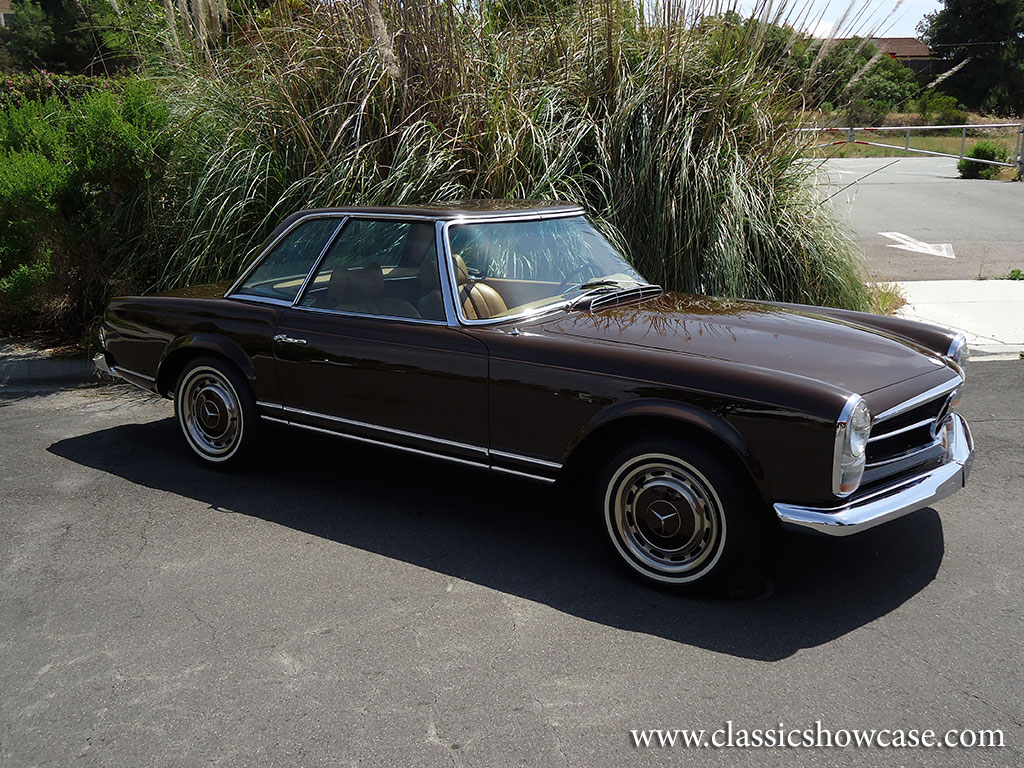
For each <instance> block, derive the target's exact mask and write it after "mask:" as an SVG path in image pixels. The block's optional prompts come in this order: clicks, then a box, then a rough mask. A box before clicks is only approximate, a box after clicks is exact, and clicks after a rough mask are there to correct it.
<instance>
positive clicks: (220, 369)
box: [174, 357, 259, 466]
mask: <svg viewBox="0 0 1024 768" xmlns="http://www.w3.org/2000/svg"><path fill="white" fill-rule="evenodd" d="M174 412H175V415H176V416H177V419H178V426H179V427H181V432H182V434H183V435H184V436H185V442H186V443H188V446H189V448H191V449H192V451H193V452H194V453H195V454H196V456H198V457H199V458H200V459H201V460H202V461H203V463H204V464H211V465H218V466H229V465H230V466H237V465H239V464H241V463H242V462H243V460H244V459H245V458H248V456H249V454H250V453H251V452H252V448H253V445H254V444H255V443H256V442H257V434H256V433H257V432H258V430H259V417H258V416H257V415H256V398H255V397H254V396H253V393H252V389H251V387H250V386H249V384H248V382H247V381H246V380H245V379H244V378H243V377H242V375H241V374H240V373H239V372H238V371H237V370H236V369H235V368H234V366H233V365H231V363H228V362H226V361H223V360H220V359H218V358H215V357H198V358H196V359H195V360H192V361H190V362H189V363H188V364H187V365H186V366H185V368H184V370H182V372H181V375H180V376H179V377H178V384H177V386H176V387H175V390H174Z"/></svg>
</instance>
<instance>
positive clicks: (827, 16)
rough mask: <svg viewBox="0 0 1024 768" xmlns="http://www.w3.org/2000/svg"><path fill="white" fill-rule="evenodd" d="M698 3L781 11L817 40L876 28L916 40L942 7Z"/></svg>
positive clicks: (869, 0)
mask: <svg viewBox="0 0 1024 768" xmlns="http://www.w3.org/2000/svg"><path fill="white" fill-rule="evenodd" d="M701 1H702V3H703V6H704V12H705V13H709V14H716V13H720V12H722V11H724V10H726V9H728V8H729V7H735V8H736V10H738V11H739V12H741V13H743V15H750V14H751V13H757V14H758V15H763V16H766V17H767V18H771V17H772V16H773V15H775V14H777V13H779V12H780V9H781V10H782V11H783V13H785V14H788V15H789V16H790V23H792V24H793V26H797V27H802V28H803V29H806V30H807V31H808V32H810V33H812V34H813V35H815V36H816V37H826V36H829V35H831V34H836V36H838V37H850V36H852V35H854V34H860V35H863V36H868V35H870V34H871V33H872V32H874V31H875V30H876V29H877V30H878V34H877V35H875V36H877V37H917V32H916V31H915V27H916V26H917V23H918V22H919V21H921V19H923V18H924V15H925V14H926V13H932V12H933V11H936V10H938V9H939V8H941V7H942V3H941V0H902V2H900V1H899V0H697V2H701ZM684 2H685V0H684ZM691 2H692V0H691ZM654 3H655V4H657V0H654ZM687 4H688V5H689V4H690V3H687ZM693 4H694V5H696V3H693ZM797 20H799V21H797ZM794 22H795V23H794Z"/></svg>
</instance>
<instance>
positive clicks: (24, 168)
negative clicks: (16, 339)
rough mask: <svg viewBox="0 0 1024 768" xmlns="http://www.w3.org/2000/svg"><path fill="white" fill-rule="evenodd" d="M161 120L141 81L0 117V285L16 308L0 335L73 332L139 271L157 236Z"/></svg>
mask: <svg viewBox="0 0 1024 768" xmlns="http://www.w3.org/2000/svg"><path fill="white" fill-rule="evenodd" d="M166 122H167V111H166V106H165V104H164V103H163V101H162V100H161V99H160V98H159V97H158V95H157V94H156V92H155V91H154V89H153V87H152V86H151V85H150V84H148V83H146V82H143V81H138V80H127V81H124V82H121V83H118V84H117V87H116V88H115V89H113V90H98V91H93V90H90V91H88V92H87V93H86V94H85V95H84V96H82V97H78V98H76V97H71V98H68V99H67V100H66V101H65V100H62V99H60V98H49V99H47V100H45V101H39V100H31V99H30V100H23V101H21V102H20V103H18V104H13V105H11V106H10V107H9V108H8V109H6V110H0V280H2V281H4V285H5V286H7V287H6V288H4V289H3V294H4V295H5V296H7V297H8V298H11V297H12V296H15V295H17V296H18V307H16V308H14V309H16V311H14V310H12V308H11V307H10V306H7V307H2V308H0V332H2V331H11V330H17V329H19V328H20V327H22V326H25V325H35V326H36V327H44V326H45V327H57V328H64V329H66V330H69V331H77V330H78V329H79V328H80V327H81V326H82V325H83V324H85V323H87V322H88V320H89V319H90V318H91V317H92V316H93V315H94V314H95V313H96V312H97V311H98V308H99V307H100V306H101V304H102V302H103V300H104V299H105V298H106V297H107V296H108V294H109V292H110V290H111V288H112V287H113V286H112V285H111V280H112V278H115V279H120V280H122V281H123V280H125V279H128V278H129V277H130V276H131V275H133V274H136V273H137V269H136V265H137V263H138V261H139V256H140V254H141V253H144V248H150V247H151V246H150V245H149V244H150V243H152V242H153V241H155V239H156V237H155V218H154V216H153V210H152V205H153V202H154V200H155V195H156V190H155V188H154V184H155V183H156V182H157V181H158V180H159V177H160V175H161V173H162V168H163V165H164V162H165V157H166V155H167V153H168V146H167V143H166V134H165V133H164V129H165V127H166ZM143 243H145V244H146V245H145V246H143V245H142V244H143ZM118 275H120V277H117V276H118ZM26 292H27V293H30V294H31V295H32V297H33V301H31V302H30V301H28V295H27V293H26ZM12 301H13V299H12ZM5 310H6V311H5Z"/></svg>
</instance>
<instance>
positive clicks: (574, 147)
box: [157, 0, 870, 308]
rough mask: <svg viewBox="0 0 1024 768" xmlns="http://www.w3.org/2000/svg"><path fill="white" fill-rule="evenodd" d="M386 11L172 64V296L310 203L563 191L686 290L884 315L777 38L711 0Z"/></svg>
mask: <svg viewBox="0 0 1024 768" xmlns="http://www.w3.org/2000/svg"><path fill="white" fill-rule="evenodd" d="M375 5H376V4H375V3H370V4H367V5H364V4H341V3H338V4H319V3H315V4H311V5H309V6H303V7H301V12H299V11H296V10H293V9H294V8H300V6H288V5H284V4H282V5H275V6H273V9H272V10H268V11H264V12H262V13H261V14H260V15H258V16H257V15H251V16H248V17H245V18H243V19H242V20H241V21H239V22H238V27H239V30H240V31H239V32H237V33H236V34H235V35H234V36H233V37H232V38H231V40H232V41H233V45H232V47H229V48H225V49H218V48H210V49H203V50H202V51H201V55H197V54H194V53H193V54H190V53H189V51H188V50H181V51H179V52H178V53H177V54H175V55H174V56H171V57H169V59H168V61H166V62H164V64H162V65H158V69H157V71H158V72H159V76H158V78H157V80H158V82H159V84H160V86H161V91H162V92H163V94H164V95H165V96H166V98H167V99H168V100H169V102H170V104H171V108H172V112H173V116H174V119H173V121H172V123H173V125H174V126H175V131H176V136H175V139H176V141H175V146H176V147H177V150H176V152H175V154H174V156H173V157H172V158H171V161H170V164H169V167H168V171H167V178H168V180H169V182H170V188H171V190H172V193H171V194H172V197H171V199H170V201H169V202H170V209H171V211H172V212H173V213H172V215H170V216H168V217H166V218H165V219H164V220H163V221H162V222H161V226H162V235H161V238H160V240H161V243H162V244H164V251H163V253H162V254H160V264H161V271H160V274H159V284H160V285H171V284H180V283H184V282H199V281H206V280H214V279H220V278H222V277H224V276H227V275H230V274H233V273H234V272H235V271H236V270H237V269H238V267H239V265H240V264H241V263H242V262H243V261H244V260H245V259H246V258H248V256H249V255H250V254H251V252H252V249H253V247H254V246H255V245H256V244H257V243H258V242H259V241H260V240H261V239H262V238H263V237H264V236H265V234H266V233H267V232H268V231H269V230H270V229H271V228H272V227H273V226H274V225H275V224H276V223H277V221H279V220H280V219H281V218H282V217H283V216H285V215H286V214H287V213H289V212H291V211H293V210H296V209H299V208H305V207H313V206H322V205H344V204H397V203H417V202H423V201H430V200H438V199H451V198H460V197H461V198H478V197H499V198H505V197H518V198H563V199H570V200H575V201H578V202H581V203H583V204H584V205H586V207H587V208H588V209H589V210H590V211H591V212H592V213H593V214H594V216H595V218H596V219H597V220H598V223H599V225H600V226H601V227H602V228H603V229H604V230H605V232H606V233H607V234H609V236H610V237H612V239H613V240H615V241H616V242H618V243H619V244H621V245H622V246H623V248H624V250H625V251H626V252H627V253H628V254H629V256H630V258H631V259H632V261H633V262H634V264H635V265H636V266H637V267H638V268H639V270H640V271H641V272H642V273H643V274H645V275H646V276H647V277H648V278H649V279H652V280H655V281H658V282H661V283H663V284H665V285H666V286H667V287H670V288H673V289H679V290H685V291H692V292H707V293H714V294H720V295H733V296H747V297H757V298H768V299H779V300H788V301H798V302H804V303H811V304H828V305H834V306H843V307H851V308H866V307H868V306H869V305H870V302H869V299H868V296H867V291H866V289H865V287H864V284H863V281H862V275H861V273H860V271H859V268H858V266H857V265H856V263H855V261H854V259H853V258H852V256H853V254H854V250H855V249H854V246H853V244H852V243H851V242H850V241H849V239H848V238H847V237H846V236H845V235H844V233H843V232H842V230H841V228H840V227H839V226H838V225H837V223H836V222H835V220H834V219H833V215H832V212H831V208H830V206H828V205H823V204H822V201H821V200H820V198H819V196H818V193H817V191H816V190H815V188H814V185H813V183H812V180H811V178H810V174H811V173H813V171H812V169H809V168H808V167H807V164H806V163H803V162H801V161H800V149H801V146H800V136H799V135H798V134H796V133H795V132H793V131H792V130H791V128H792V127H794V126H795V124H796V123H795V117H794V116H795V115H797V114H799V112H800V107H801V97H800V94H799V93H794V92H793V91H792V90H791V87H790V86H789V85H788V84H787V83H786V82H785V80H784V78H783V76H782V75H781V74H778V73H777V72H776V71H775V70H774V69H773V68H772V67H766V66H764V64H763V61H762V59H761V54H762V53H763V46H764V39H763V34H764V33H763V28H762V27H759V26H757V25H751V26H748V27H741V28H735V27H731V26H728V25H724V26H723V25H721V23H720V22H708V21H707V20H704V21H703V22H701V17H702V15H703V14H704V12H705V6H704V4H702V3H700V2H696V0H695V1H694V2H691V3H687V2H668V3H662V4H659V5H658V6H657V7H651V6H649V5H643V4H641V3H639V2H622V1H621V0H603V1H600V2H594V3H590V2H580V3H573V2H566V3H564V4H562V5H556V6H551V7H558V8H560V10H557V11H554V12H548V13H540V14H538V15H535V16H532V17H529V18H515V17H513V18H509V17H508V15H507V13H506V12H505V11H500V12H499V11H496V10H495V9H506V8H513V5H511V4H509V5H500V4H484V5H463V4H459V3H456V2H454V0H450V1H449V0H437V1H435V2H425V3H424V2H392V3H388V4H387V5H386V6H383V5H382V9H383V10H382V14H381V16H380V17H379V18H376V19H373V18H368V17H367V14H366V10H365V9H366V8H372V7H373V6H375ZM539 7H540V6H539ZM645 9H646V11H647V13H646V15H645ZM718 10H720V11H724V10H726V9H725V8H719V9H718ZM799 11H800V7H798V6H797V5H796V4H786V3H783V4H782V5H781V7H779V8H778V11H777V12H778V13H779V14H781V15H780V16H778V17H777V18H779V19H782V18H784V17H785V15H786V14H787V13H789V14H791V15H792V14H797V13H798V12H799ZM503 14H504V15H503ZM371 22H372V23H371ZM179 37H180V38H181V39H183V37H182V36H179ZM169 45H171V43H169Z"/></svg>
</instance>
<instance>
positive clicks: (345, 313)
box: [286, 304, 448, 325]
mask: <svg viewBox="0 0 1024 768" xmlns="http://www.w3.org/2000/svg"><path fill="white" fill-rule="evenodd" d="M286 306H289V307H291V308H292V309H298V310H301V311H302V312H315V313H317V314H321V315H337V316H341V317H362V318H366V319H368V320H398V321H400V322H403V323H417V324H418V325H448V323H447V321H445V320H428V319H426V318H423V317H401V316H399V315H371V314H367V313H365V312H348V311H345V310H341V309H324V308H322V307H303V306H302V305H300V304H288V305H286Z"/></svg>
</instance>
